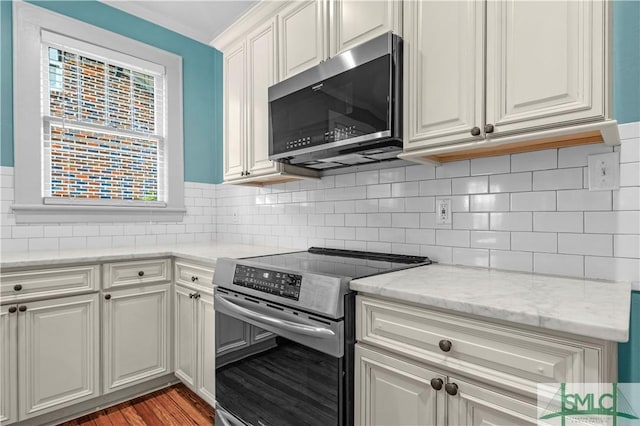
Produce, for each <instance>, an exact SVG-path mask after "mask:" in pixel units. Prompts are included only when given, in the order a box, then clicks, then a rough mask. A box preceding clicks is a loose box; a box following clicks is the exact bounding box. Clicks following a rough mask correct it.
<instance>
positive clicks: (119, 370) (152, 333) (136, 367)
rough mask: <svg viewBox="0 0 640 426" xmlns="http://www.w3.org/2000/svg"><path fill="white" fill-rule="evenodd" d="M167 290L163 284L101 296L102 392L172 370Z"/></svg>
mask: <svg viewBox="0 0 640 426" xmlns="http://www.w3.org/2000/svg"><path fill="white" fill-rule="evenodd" d="M170 291H171V285H170V284H162V285H151V286H145V287H139V288H132V289H127V290H117V291H113V292H110V293H107V294H105V295H104V296H103V297H104V298H105V299H104V300H103V318H102V320H103V353H104V374H103V378H104V392H105V393H110V392H113V391H116V390H119V389H122V388H125V387H127V386H132V385H135V384H137V383H141V382H144V381H146V380H149V379H152V378H155V377H159V376H162V375H164V374H168V373H170V372H171V371H172V368H171V350H170V348H171V336H170V329H171V328H170V327H171V324H170V322H169V321H170V319H171V304H170V300H171V294H170ZM107 296H109V299H107Z"/></svg>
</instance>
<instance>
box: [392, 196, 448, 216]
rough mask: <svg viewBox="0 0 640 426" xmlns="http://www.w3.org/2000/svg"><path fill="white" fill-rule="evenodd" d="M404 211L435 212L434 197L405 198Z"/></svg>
mask: <svg viewBox="0 0 640 426" xmlns="http://www.w3.org/2000/svg"><path fill="white" fill-rule="evenodd" d="M381 201H382V200H381ZM451 209H452V210H453V202H452V206H451ZM404 211H406V212H409V213H411V212H413V213H417V212H433V211H435V197H412V198H407V199H405V200H404ZM454 211H455V210H454Z"/></svg>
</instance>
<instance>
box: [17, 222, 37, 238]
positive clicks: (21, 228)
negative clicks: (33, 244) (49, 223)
mask: <svg viewBox="0 0 640 426" xmlns="http://www.w3.org/2000/svg"><path fill="white" fill-rule="evenodd" d="M39 237H40V238H41V237H44V227H43V226H40V225H37V226H29V225H16V226H14V227H13V229H12V231H11V238H39Z"/></svg>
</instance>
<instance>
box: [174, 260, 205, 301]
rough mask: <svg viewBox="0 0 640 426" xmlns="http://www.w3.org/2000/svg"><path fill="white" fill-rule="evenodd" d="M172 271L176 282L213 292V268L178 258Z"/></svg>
mask: <svg viewBox="0 0 640 426" xmlns="http://www.w3.org/2000/svg"><path fill="white" fill-rule="evenodd" d="M174 273H175V279H176V284H182V285H185V286H188V287H193V288H197V289H202V290H203V291H206V292H208V293H211V294H213V268H209V267H206V266H201V265H196V264H193V263H189V262H183V261H181V260H178V261H176V264H175V272H174Z"/></svg>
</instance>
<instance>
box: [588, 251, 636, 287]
mask: <svg viewBox="0 0 640 426" xmlns="http://www.w3.org/2000/svg"><path fill="white" fill-rule="evenodd" d="M585 275H586V276H587V277H590V278H599V279H603V280H613V281H627V282H628V281H640V259H629V258H624V257H592V256H586V257H585Z"/></svg>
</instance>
